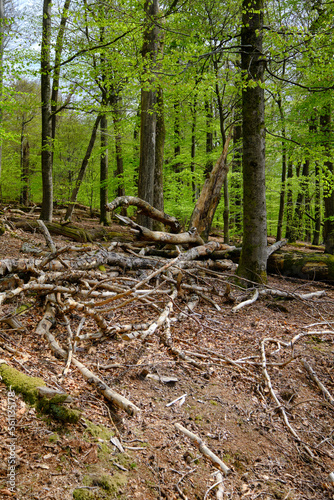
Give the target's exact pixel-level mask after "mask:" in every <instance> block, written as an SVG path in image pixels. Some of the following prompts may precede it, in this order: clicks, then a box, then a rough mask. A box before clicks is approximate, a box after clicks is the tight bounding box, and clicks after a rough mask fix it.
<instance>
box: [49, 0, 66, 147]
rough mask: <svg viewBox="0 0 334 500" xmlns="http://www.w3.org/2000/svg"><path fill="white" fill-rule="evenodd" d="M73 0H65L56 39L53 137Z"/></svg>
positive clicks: (53, 136)
mask: <svg viewBox="0 0 334 500" xmlns="http://www.w3.org/2000/svg"><path fill="white" fill-rule="evenodd" d="M70 4H71V0H65V3H64V8H63V14H62V17H61V20H60V26H59V30H58V35H57V40H56V53H55V63H54V70H53V82H52V93H51V115H52V117H51V129H52V139H53V140H54V139H55V137H56V125H57V115H56V111H57V105H58V94H59V80H60V62H61V54H62V51H63V46H64V34H65V26H66V23H67V13H68V9H69V7H70Z"/></svg>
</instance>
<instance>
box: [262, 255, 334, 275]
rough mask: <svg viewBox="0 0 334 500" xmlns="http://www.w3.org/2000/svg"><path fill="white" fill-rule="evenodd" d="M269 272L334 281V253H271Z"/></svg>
mask: <svg viewBox="0 0 334 500" xmlns="http://www.w3.org/2000/svg"><path fill="white" fill-rule="evenodd" d="M267 269H268V272H269V273H275V274H283V275H284V276H292V277H295V278H302V279H308V280H316V281H334V255H329V254H319V253H302V252H284V251H280V252H277V253H275V254H272V255H270V257H269V259H268V263H267Z"/></svg>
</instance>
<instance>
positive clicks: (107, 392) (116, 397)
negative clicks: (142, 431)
mask: <svg viewBox="0 0 334 500" xmlns="http://www.w3.org/2000/svg"><path fill="white" fill-rule="evenodd" d="M45 338H46V339H47V341H48V343H49V345H50V348H51V350H52V351H53V352H55V353H56V354H58V355H59V356H61V357H62V358H64V359H66V358H67V352H66V351H65V350H64V349H62V348H61V347H60V346H59V344H58V342H57V341H56V339H55V337H54V336H53V335H52V334H51V333H50V332H45ZM72 364H73V365H74V366H76V367H77V368H78V370H79V371H80V373H81V374H82V375H83V376H84V377H85V378H86V379H87V380H88V381H89V383H91V384H94V385H95V386H96V388H97V390H98V391H99V392H100V393H101V394H103V395H104V397H105V398H106V399H108V401H111V402H112V403H113V404H115V405H116V406H118V407H119V408H121V409H122V410H124V411H126V412H127V413H128V414H129V415H135V414H136V413H138V412H139V411H140V409H139V408H138V407H137V406H136V405H135V404H133V403H132V402H131V401H129V400H128V399H126V398H125V397H124V396H122V395H121V394H118V393H117V392H115V391H113V390H112V389H110V387H108V386H107V385H106V384H105V383H104V382H103V381H102V380H101V379H100V378H99V377H97V376H96V375H95V374H94V373H93V372H92V371H90V370H89V369H88V368H86V367H85V365H83V364H82V363H81V362H80V361H78V360H77V359H76V358H74V357H72Z"/></svg>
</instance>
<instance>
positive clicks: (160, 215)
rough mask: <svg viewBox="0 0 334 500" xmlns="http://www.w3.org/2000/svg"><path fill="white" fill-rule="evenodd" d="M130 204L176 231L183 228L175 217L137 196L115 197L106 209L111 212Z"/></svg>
mask: <svg viewBox="0 0 334 500" xmlns="http://www.w3.org/2000/svg"><path fill="white" fill-rule="evenodd" d="M129 205H133V206H135V207H137V208H140V210H141V212H142V213H143V214H145V215H148V216H149V217H151V219H154V220H157V221H158V222H163V224H165V225H166V226H169V227H170V228H171V230H172V231H173V232H174V233H178V232H179V231H180V229H181V224H180V223H179V221H178V220H177V219H176V218H175V217H172V216H171V215H168V214H165V213H164V212H161V211H160V210H157V209H156V208H154V207H152V205H150V204H149V203H147V201H144V200H142V199H141V198H137V197H135V196H119V197H118V198H115V199H114V200H113V201H112V202H111V203H108V205H107V206H106V209H107V210H109V212H113V211H114V210H116V208H118V207H128V206H129Z"/></svg>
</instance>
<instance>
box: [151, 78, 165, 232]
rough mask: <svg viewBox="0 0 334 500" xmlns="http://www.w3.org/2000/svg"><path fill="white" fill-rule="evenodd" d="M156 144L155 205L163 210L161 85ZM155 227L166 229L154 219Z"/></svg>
mask: <svg viewBox="0 0 334 500" xmlns="http://www.w3.org/2000/svg"><path fill="white" fill-rule="evenodd" d="M156 134H157V137H156V145H155V168H154V195H153V206H154V208H157V209H158V210H160V211H161V212H163V211H164V190H163V186H164V181H163V179H164V149H165V137H166V127H165V113H164V100H163V90H162V88H161V87H159V89H158V92H157V123H156ZM153 229H154V230H155V231H160V230H163V229H164V226H163V224H162V223H161V222H157V221H154V222H153Z"/></svg>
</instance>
